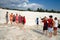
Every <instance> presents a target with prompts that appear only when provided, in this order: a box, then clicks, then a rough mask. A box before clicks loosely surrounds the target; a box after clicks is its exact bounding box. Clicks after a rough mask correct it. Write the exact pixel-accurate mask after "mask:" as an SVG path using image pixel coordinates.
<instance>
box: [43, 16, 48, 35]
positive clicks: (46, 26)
mask: <svg viewBox="0 0 60 40" xmlns="http://www.w3.org/2000/svg"><path fill="white" fill-rule="evenodd" d="M42 22H43V23H44V26H43V33H44V32H46V35H47V30H48V23H47V17H46V16H45V17H44V19H43V20H42Z"/></svg>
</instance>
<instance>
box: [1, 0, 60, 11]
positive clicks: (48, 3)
mask: <svg viewBox="0 0 60 40" xmlns="http://www.w3.org/2000/svg"><path fill="white" fill-rule="evenodd" d="M0 7H8V8H13V9H27V8H30V9H33V10H36V9H37V8H43V9H49V10H50V9H54V10H59V11H60V0H0Z"/></svg>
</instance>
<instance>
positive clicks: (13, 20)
mask: <svg viewBox="0 0 60 40" xmlns="http://www.w3.org/2000/svg"><path fill="white" fill-rule="evenodd" d="M15 18H16V16H15V14H14V15H13V22H15Z"/></svg>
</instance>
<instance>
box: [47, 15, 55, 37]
mask: <svg viewBox="0 0 60 40" xmlns="http://www.w3.org/2000/svg"><path fill="white" fill-rule="evenodd" d="M52 18H53V16H52V15H50V16H49V19H48V32H49V37H50V38H51V37H52V31H53V24H54V21H53V19H52Z"/></svg>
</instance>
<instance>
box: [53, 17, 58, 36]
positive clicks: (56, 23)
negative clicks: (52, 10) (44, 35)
mask: <svg viewBox="0 0 60 40" xmlns="http://www.w3.org/2000/svg"><path fill="white" fill-rule="evenodd" d="M57 28H58V20H57V17H55V18H54V36H56V35H57Z"/></svg>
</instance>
